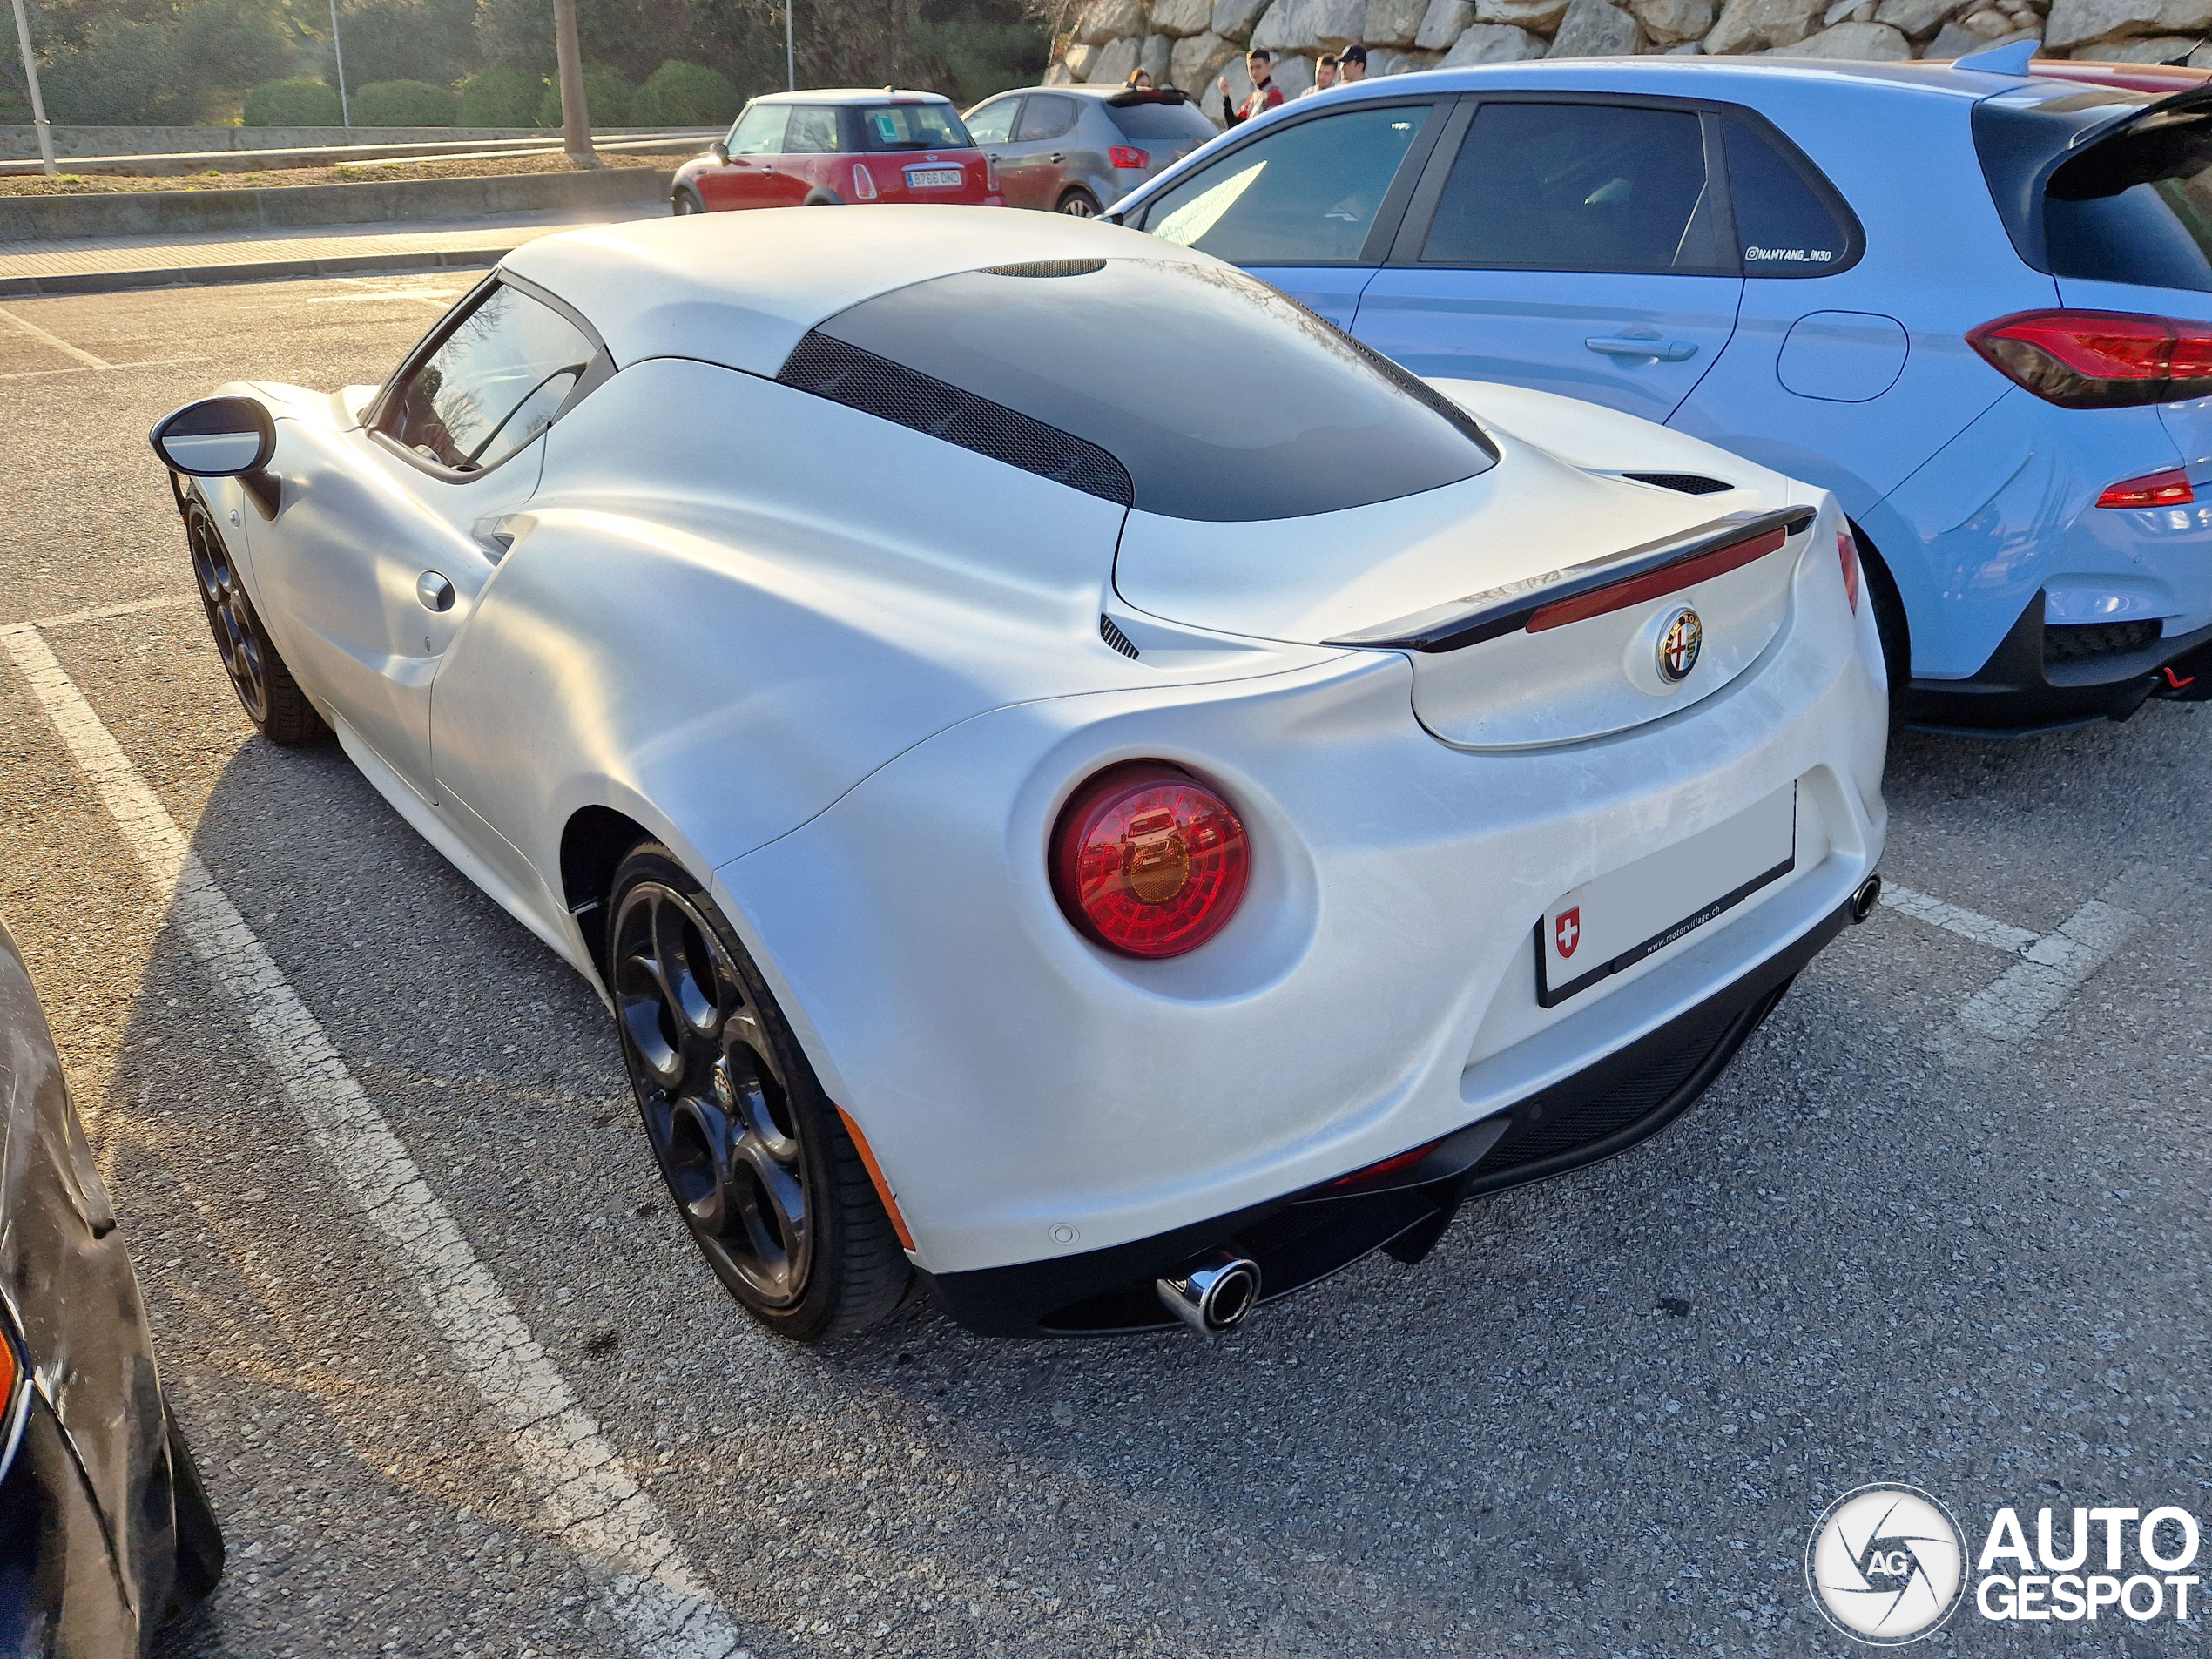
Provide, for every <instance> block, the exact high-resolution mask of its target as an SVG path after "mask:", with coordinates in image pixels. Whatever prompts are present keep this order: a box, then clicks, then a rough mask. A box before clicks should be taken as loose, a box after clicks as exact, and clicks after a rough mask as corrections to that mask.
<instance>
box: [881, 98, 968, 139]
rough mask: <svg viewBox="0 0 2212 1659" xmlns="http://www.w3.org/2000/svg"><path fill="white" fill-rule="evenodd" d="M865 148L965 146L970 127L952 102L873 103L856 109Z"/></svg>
mask: <svg viewBox="0 0 2212 1659" xmlns="http://www.w3.org/2000/svg"><path fill="white" fill-rule="evenodd" d="M853 118H854V122H855V125H857V127H858V128H859V132H860V148H861V149H863V150H966V149H968V148H970V147H971V145H970V144H969V141H968V129H967V128H966V127H964V126H962V125H961V122H960V117H959V116H957V115H955V114H954V113H953V106H952V105H949V104H870V105H864V106H863V107H861V108H860V109H857V110H855V111H853Z"/></svg>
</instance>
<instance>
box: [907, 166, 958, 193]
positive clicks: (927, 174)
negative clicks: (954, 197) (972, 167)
mask: <svg viewBox="0 0 2212 1659" xmlns="http://www.w3.org/2000/svg"><path fill="white" fill-rule="evenodd" d="M967 179H968V174H967V172H965V171H963V170H962V169H961V168H959V167H909V168H907V189H908V190H947V189H950V188H952V187H953V186H954V185H961V184H964V183H966V182H967Z"/></svg>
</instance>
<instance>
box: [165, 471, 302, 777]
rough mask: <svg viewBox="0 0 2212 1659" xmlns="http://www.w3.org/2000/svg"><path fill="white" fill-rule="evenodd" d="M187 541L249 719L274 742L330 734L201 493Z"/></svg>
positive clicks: (192, 503) (190, 503) (191, 509)
mask: <svg viewBox="0 0 2212 1659" xmlns="http://www.w3.org/2000/svg"><path fill="white" fill-rule="evenodd" d="M185 542H186V543H188V544H189V545H190V547H191V549H192V577H193V579H194V581H195V582H196V583H198V585H199V604H200V608H201V609H202V610H205V611H206V613H207V630H208V631H209V632H210V633H212V635H214V637H215V654H216V656H217V657H218V658H221V660H222V664H223V671H224V672H225V673H226V674H228V675H229V676H230V679H231V689H232V690H233V691H236V692H237V693H238V700H239V706H241V707H242V708H244V709H245V711H246V718H247V719H249V720H251V721H253V725H254V727H255V729H256V730H258V731H259V732H260V734H261V735H262V736H263V737H265V738H267V739H268V740H269V741H270V742H271V743H281V744H287V745H289V744H299V743H312V742H314V740H315V739H317V738H321V737H325V736H327V735H328V733H329V731H330V728H329V727H328V726H327V725H324V724H323V723H322V717H321V716H320V715H319V714H317V713H316V712H315V706H314V704H312V703H310V702H308V701H307V693H306V692H305V691H301V690H300V682H299V681H297V680H295V679H293V678H292V671H291V670H290V669H289V668H287V667H286V666H285V662H284V658H283V656H282V655H281V654H280V652H279V651H278V650H277V648H276V644H275V643H274V642H273V640H271V639H270V637H269V631H268V630H267V629H266V628H264V627H263V626H262V625H261V617H260V613H259V612H258V611H256V610H254V609H253V599H252V598H251V597H248V595H247V594H246V582H245V580H244V578H243V577H240V576H239V573H238V567H237V566H236V565H235V564H233V563H232V562H231V550H230V547H229V545H228V544H227V543H225V541H224V540H223V533H222V531H221V529H219V528H218V527H217V525H216V523H215V515H214V514H213V513H212V512H211V511H210V510H209V509H208V506H207V503H206V502H204V501H202V500H201V499H200V498H199V496H196V495H195V496H192V497H190V498H189V499H188V500H187V501H186V502H185Z"/></svg>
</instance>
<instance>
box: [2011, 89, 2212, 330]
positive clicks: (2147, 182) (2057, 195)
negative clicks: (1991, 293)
mask: <svg viewBox="0 0 2212 1659" xmlns="http://www.w3.org/2000/svg"><path fill="white" fill-rule="evenodd" d="M2043 246H2044V251H2045V253H2046V254H2047V256H2048V260H2049V264H2050V269H2051V273H2052V275H2054V276H2058V277H2074V278H2076V279H2078V280H2082V281H2087V282H2124V283H2128V284H2132V285H2134V286H2136V287H2148V288H2187V289H2192V290H2195V292H2197V293H2212V111H2195V112H2179V113H2176V114H2174V115H2170V116H2168V115H2153V116H2148V117H2146V118H2144V119H2143V120H2142V121H2141V123H2140V124H2139V125H2136V126H2135V127H2134V128H2133V129H2131V130H2130V131H2128V132H2123V133H2120V134H2117V135H2115V136H2114V137H2113V138H2107V139H2105V140H2103V141H2102V142H2101V143H2092V144H2091V145H2090V146H2089V147H2088V148H2087V150H2086V151H2085V152H2083V153H2082V154H2080V155H2079V156H2076V157H2075V158H2074V159H2073V160H2071V161H2068V162H2067V163H2065V164H2064V165H2061V166H2060V168H2059V170H2058V171H2057V172H2054V173H2053V174H2052V175H2051V182H2050V184H2049V185H2047V186H2046V188H2045V190H2044V192H2043Z"/></svg>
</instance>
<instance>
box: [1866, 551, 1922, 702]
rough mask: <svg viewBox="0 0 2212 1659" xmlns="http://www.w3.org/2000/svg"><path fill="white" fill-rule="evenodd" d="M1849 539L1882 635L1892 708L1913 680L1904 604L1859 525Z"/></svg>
mask: <svg viewBox="0 0 2212 1659" xmlns="http://www.w3.org/2000/svg"><path fill="white" fill-rule="evenodd" d="M1851 540H1853V541H1854V542H1856V543H1858V568H1859V570H1860V572H1861V573H1862V574H1863V575H1864V576H1865V578H1866V597H1867V599H1868V601H1869V603H1871V604H1872V605H1873V607H1874V630H1875V632H1877V633H1878V634H1879V635H1880V636H1881V640H1882V666H1883V668H1884V669H1885V670H1886V671H1887V672H1888V675H1889V682H1890V707H1891V708H1892V709H1895V708H1896V707H1897V706H1898V705H1899V704H1900V703H1902V702H1903V701H1904V699H1905V682H1906V681H1908V680H1910V679H1911V678H1912V628H1911V626H1910V624H1907V623H1906V621H1905V601H1904V599H1903V598H1901V597H1899V596H1898V590H1897V583H1896V581H1895V579H1894V578H1892V577H1891V575H1890V571H1889V567H1888V566H1887V565H1885V564H1884V563H1882V556H1881V554H1879V553H1878V552H1877V551H1876V550H1875V548H1874V544H1873V543H1871V542H1870V541H1868V540H1867V539H1866V536H1865V532H1864V531H1862V530H1861V529H1859V528H1858V525H1856V524H1853V525H1852V526H1851Z"/></svg>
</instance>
